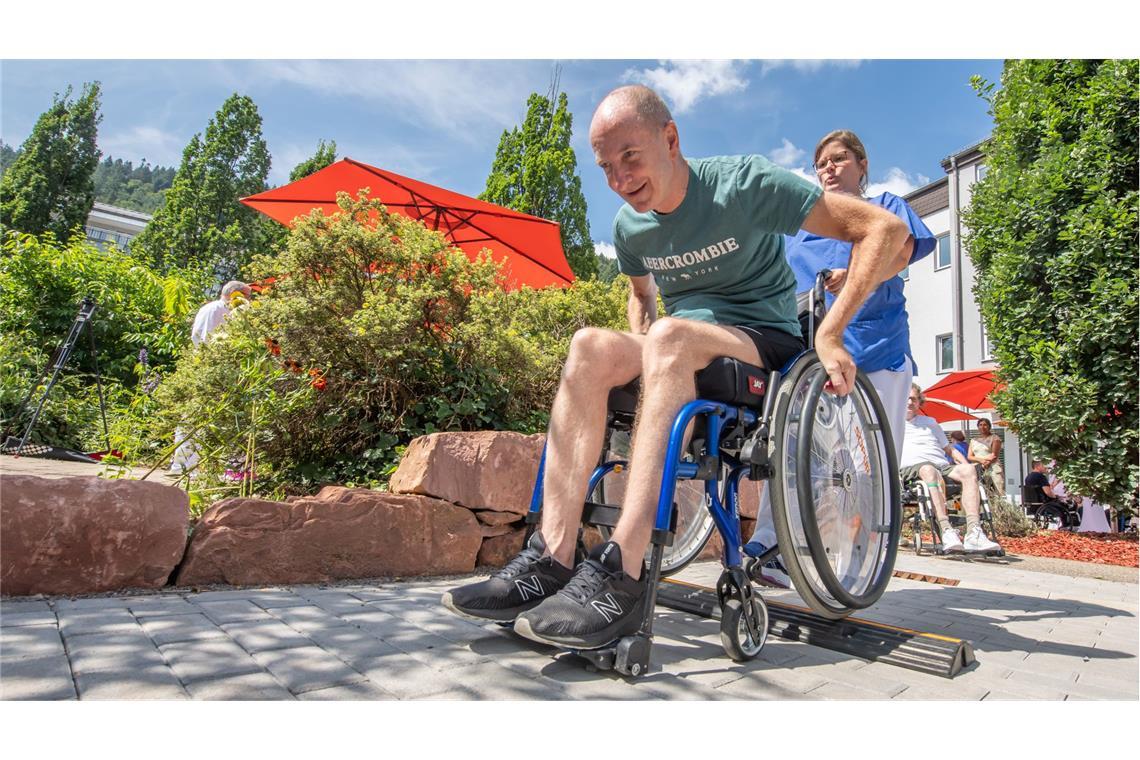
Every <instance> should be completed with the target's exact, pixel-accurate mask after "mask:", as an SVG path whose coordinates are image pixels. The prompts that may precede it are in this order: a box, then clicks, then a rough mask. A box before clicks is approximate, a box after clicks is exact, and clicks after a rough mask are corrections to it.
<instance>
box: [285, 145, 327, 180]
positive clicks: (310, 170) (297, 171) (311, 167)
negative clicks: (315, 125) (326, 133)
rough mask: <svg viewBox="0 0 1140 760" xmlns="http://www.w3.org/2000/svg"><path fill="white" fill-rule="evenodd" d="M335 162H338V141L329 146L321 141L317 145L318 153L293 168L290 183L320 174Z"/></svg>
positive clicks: (290, 173)
mask: <svg viewBox="0 0 1140 760" xmlns="http://www.w3.org/2000/svg"><path fill="white" fill-rule="evenodd" d="M334 161H336V140H333V141H332V142H330V143H328V144H327V145H326V144H325V141H324V140H320V141H319V143H318V144H317V152H316V153H314V154H313V155H312V156H310V157H309V158H307V159H305V160H304V161H302V162H301V163H299V164H297V165H296V166H295V167H293V171H291V172H289V181H290V182H296V181H297V180H299V179H304V178H305V177H308V176H309V175H310V174H314V173H316V172H319V171H320V170H321V169H324V168H325V167H326V166H328V165H330V164H332V163H333V162H334Z"/></svg>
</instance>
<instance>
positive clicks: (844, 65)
mask: <svg viewBox="0 0 1140 760" xmlns="http://www.w3.org/2000/svg"><path fill="white" fill-rule="evenodd" d="M862 63H863V62H862V61H861V60H858V59H831V58H828V59H822V58H792V59H782V60H772V61H763V62H762V63H761V64H760V76H764V75H765V74H767V73H768V72H769V71H775V70H776V69H782V68H792V69H794V70H796V71H798V72H799V73H801V74H814V73H815V72H817V71H819V70H821V69H823V68H825V67H829V66H830V67H834V68H839V69H853V68H856V67H857V66H860V65H861V64H862Z"/></svg>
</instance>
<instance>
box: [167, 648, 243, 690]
mask: <svg viewBox="0 0 1140 760" xmlns="http://www.w3.org/2000/svg"><path fill="white" fill-rule="evenodd" d="M159 651H160V652H161V653H162V657H163V658H165V660H166V663H167V664H168V665H169V666H170V669H171V670H173V671H174V674H175V675H176V676H178V680H180V681H181V682H182V683H183V684H190V683H192V682H194V681H202V680H209V679H215V678H220V677H223V676H238V675H246V674H249V673H264V672H265V669H264V668H262V667H261V665H259V664H258V663H257V662H256V661H255V660H254V659H253V658H252V657H250V656H249V653H248V652H246V651H245V650H244V649H242V648H241V647H240V646H238V645H237V644H236V643H235V642H233V641H231V640H229V639H206V640H205V641H177V642H174V643H171V644H164V645H162V646H161V647H160V648H159Z"/></svg>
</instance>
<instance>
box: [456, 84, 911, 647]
mask: <svg viewBox="0 0 1140 760" xmlns="http://www.w3.org/2000/svg"><path fill="white" fill-rule="evenodd" d="M590 142H591V146H592V147H593V150H594V154H595V158H596V161H597V164H598V166H599V167H600V168H601V169H602V170H603V172H605V175H606V180H607V182H608V184H609V186H610V188H611V189H613V190H614V192H616V193H617V194H618V195H619V196H620V197H621V198H622V199H623V200H624V201H625V202H626V203H625V205H623V206H622V208H621V209H620V210H619V211H618V213H617V217H616V218H615V221H614V229H613V236H614V245H615V248H616V251H617V257H618V264H619V267H620V269H621V271H622V272H623V273H625V274H626V275H628V276H629V277H630V284H631V289H630V297H629V304H628V309H627V313H628V317H629V323H630V331H629V332H618V331H613V330H605V329H599V328H592V327H587V328H584V329H581V330H579V331H578V332H577V333H575V335H574V337H573V339H572V341H571V345H570V351H569V355H568V356H567V359H566V364H565V366H564V368H563V371H562V378H561V381H560V384H559V387H558V391H557V394H556V396H555V399H554V404H553V407H552V409H551V415H550V425H549V428H548V432H547V444H546V454H545V457H546V458H545V464H544V468H545V469H544V476H543V477H544V480H543V483H542V513H541V524H540V526H539V529H538V530H536V531H535V532H534V533H533V534H532V535H531V537H530V539H529V540H528V542H527V545H526V546H525V547H524V548H523V550H522V552H521V553H520V554H518V555H517V556H516V557H514V558H513V559H512V560H510V561H509V562H508V563H507V564H506V566H504V567H503V568H502V569H501V570H499V571H498V572H496V573H494V574H493V575H492V576H491V577H490V578H489V579H487V580H485V581H482V582H479V583H474V584H468V585H466V586H462V587H459V588H456V589H453V590H452V591H450V592H448V593H446V594H444V596H443V599H442V603H443V604H444V605H445V606H446V607H448V608H449V609H451V610H452V611H454V612H456V613H459V614H461V615H465V616H469V617H473V618H477V619H482V620H495V621H499V622H502V623H510V622H511V621H514V628H515V631H516V632H517V633H519V634H520V635H523V636H526V637H528V638H531V639H534V640H537V641H540V642H543V643H548V644H553V645H556V646H564V647H570V648H578V649H596V648H600V647H604V646H605V645H606V644H607V643H609V642H611V641H614V640H615V639H617V638H619V637H621V636H624V635H627V634H630V633H633V632H634V631H636V630H637V629H638V626H639V625H640V623H641V619H642V617H643V616H644V614H645V612H646V610H645V606H646V599H647V593H646V590H647V584H646V576H647V575H648V571H647V570H646V568H645V566H644V563H643V557H644V555H645V552H646V548H647V547H648V546H649V544H650V540H651V537H652V532H653V525H654V517H655V514H656V510H657V502H658V492H659V490H660V488H661V480H662V476H661V473H662V469H663V466H664V461H665V450H666V443H667V441H668V440H669V436H670V430H671V428H672V425H673V420H674V418H675V416H676V415H677V413H678V411H679V410H680V409H681V408H682V407H683V406H684V405H685V404H686V403H687V402H689V401H692V400H693V399H695V398H696V389H695V384H694V376H695V374H696V373H697V372H698V371H699V370H701V369H703V368H704V367H706V366H707V365H708V364H709V363H710V362H712V361H713V360H715V359H717V358H719V357H731V358H735V359H738V360H740V361H743V362H747V363H749V364H753V365H758V366H762V367H765V368H776V369H778V368H780V367H782V366H783V365H784V364H785V363H787V362H788V361H789V360H790V359H791V358H793V357H795V356H796V355H797V354H799V353H800V352H802V351H803V350H804V342H803V340H802V338H801V334H800V327H799V323H798V320H797V307H796V294H795V278H794V276H793V275H792V272H791V269H790V268H789V266H788V264H787V262H786V260H785V258H784V247H783V246H784V243H783V235H784V234H785V233H794V232H796V231H797V230H799V229H800V228H801V227H802V228H803V229H806V230H809V231H812V232H814V233H816V234H819V235H826V236H830V237H834V238H837V239H842V240H847V241H850V242H852V243H853V244H854V255H853V257H852V262H851V267H850V271H849V274H848V278H847V284H846V287H845V288H844V289H843V291H842V293H841V294H840V297H839V298H838V299H837V300H836V302H835V304H834V306H833V307H832V309H831V311H830V312H829V313H828V315H827V317H826V319H825V320H824V322H823V323H822V325H821V326H820V327H819V330H818V333H817V337H816V344H815V345H816V350H817V352H818V356H819V359H820V361H821V363H822V365H823V367H824V369H825V370H826V371H827V373H828V376H829V383H828V386H829V390H830V391H831V392H833V393H836V394H839V395H845V394H847V393H849V392H850V391H851V389H852V387H853V384H854V382H855V372H856V368H855V364H854V362H853V361H852V359H851V356H850V355H849V354H848V353H847V351H846V350H845V349H844V347H843V331H844V328H845V326H846V325H847V323H848V321H850V319H851V317H852V316H853V315H854V314H855V312H856V311H857V310H858V308H859V306H860V305H861V303H862V302H863V301H864V300H865V299H866V297H867V295H868V294H869V293H870V292H871V291H872V290H874V288H875V287H876V286H877V285H878V284H879V283H880V282H882V281H883V280H884V279H886V278H888V277H891V276H893V275H894V274H895V273H897V272H898V271H900V270H901V269H902V268H903V266H904V265H905V264H906V262H907V258H908V255H909V253H910V250H909V247H908V246H907V245H906V243H907V241H908V235H909V233H908V231H907V228H906V226H905V225H904V224H903V223H902V222H901V221H900V220H899V219H898V218H897V217H896V216H894V215H893V214H891V213H889V212H887V211H884V210H883V209H881V208H878V207H875V206H872V205H870V204H865V203H860V202H858V201H856V200H853V199H850V198H846V197H844V196H842V195H838V194H827V195H822V194H821V191H820V189H819V188H818V187H816V186H814V185H812V184H810V183H809V182H807V181H805V180H802V179H800V178H799V177H797V176H795V175H794V174H792V173H790V172H788V171H785V170H783V169H780V168H779V167H776V166H775V165H774V164H771V163H770V162H768V161H767V160H766V159H764V158H763V157H761V156H733V157H716V158H707V159H690V160H687V159H685V158H684V157H683V156H682V155H681V148H680V140H679V136H678V132H677V125H676V124H675V123H674V121H673V119H672V116H671V115H670V113H669V110H668V108H667V107H666V106H665V104H664V102H663V101H662V100H661V99H660V97H658V96H657V94H656V93H654V92H653V91H652V90H650V89H649V88H647V87H643V86H639V85H637V86H629V87H621V88H619V89H617V90H614V91H613V92H611V93H610V94H609V95H607V96H606V97H605V98H604V99H603V101H602V102H601V104H600V105H599V106H598V108H597V110H596V111H595V113H594V116H593V120H592V122H591V125H590ZM658 289H660V293H661V296H662V299H663V301H664V304H665V310H666V313H667V315H668V316H667V317H665V318H663V319H657V318H656V316H657V294H658ZM637 378H640V382H641V394H640V402H639V403H640V409H639V410H638V413H637V418H636V419H637V423H636V429H635V434H634V439H633V447H632V454H631V457H630V460H629V471H628V473H629V481H628V486H627V490H626V492H625V498H624V500H623V503H622V505H621V516H620V518H619V520H618V522H617V525H616V527H615V528H614V530H613V534H612V536H611V540H609V541H607V542H605V543H603V544H601V545H599V546H597V547H595V548H594V550H593V551H591V552H590V554H589V556H588V557H585V558H581V557H578V556H576V547H577V538H578V531H579V526H580V523H581V519H582V514H583V509H584V502H585V499H586V496H587V493H586V491H587V488H588V479H589V476H590V473H591V472H592V470H593V469H594V466H595V464H596V463H597V462H598V458H599V454H600V453H601V450H602V446H603V436H604V431H605V425H606V408H607V399H608V396H609V392H610V390H611V389H613V388H617V387H620V386H624V385H626V384H628V383H630V382H632V381H633V380H635V379H637Z"/></svg>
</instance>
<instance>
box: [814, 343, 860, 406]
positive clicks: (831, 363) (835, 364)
mask: <svg viewBox="0 0 1140 760" xmlns="http://www.w3.org/2000/svg"><path fill="white" fill-rule="evenodd" d="M815 353H816V355H817V356H819V360H820V362H821V363H822V364H823V368H824V369H825V370H826V371H827V376H828V377H829V378H830V379H829V380H828V382H827V384H826V385H824V386H823V387H824V389H825V390H826V391H828V392H829V393H834V394H835V395H836V396H846V395H847V394H848V393H850V392H851V391H853V390H854V389H855V360H854V359H852V358H851V354H849V353H847V349H846V348H844V347H843V337H842V336H831V335H825V334H824V333H823V331H822V330H821V331H820V332H819V333H818V334H817V335H816V338H815Z"/></svg>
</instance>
